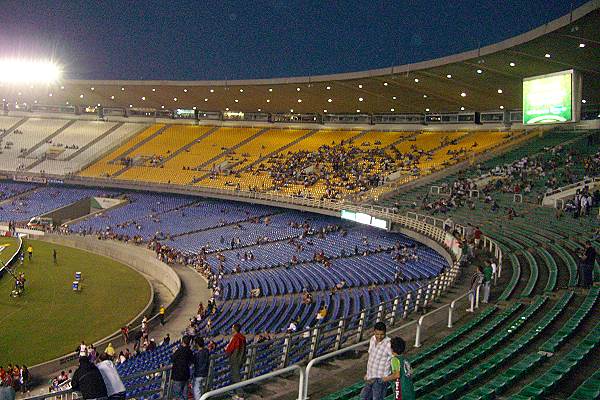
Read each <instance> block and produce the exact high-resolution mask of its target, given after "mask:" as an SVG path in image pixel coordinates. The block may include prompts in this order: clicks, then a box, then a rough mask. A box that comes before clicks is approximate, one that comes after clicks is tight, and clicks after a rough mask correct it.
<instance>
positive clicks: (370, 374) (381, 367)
mask: <svg viewBox="0 0 600 400" xmlns="http://www.w3.org/2000/svg"><path fill="white" fill-rule="evenodd" d="M391 359H392V347H391V345H390V338H389V337H387V336H386V326H385V324H384V323H383V322H377V323H376V324H375V326H374V327H373V336H372V337H371V341H370V342H369V360H368V361H367V373H366V374H365V378H364V379H365V386H364V387H363V390H362V391H361V393H360V398H361V400H383V399H384V397H385V394H386V388H387V384H386V383H384V382H383V378H384V377H386V376H388V375H389V374H390V366H391Z"/></svg>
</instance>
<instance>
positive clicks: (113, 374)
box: [96, 353, 125, 399]
mask: <svg viewBox="0 0 600 400" xmlns="http://www.w3.org/2000/svg"><path fill="white" fill-rule="evenodd" d="M96 366H97V367H98V370H99V371H100V374H102V380H103V381H104V385H105V386H106V394H108V398H109V399H125V385H123V381H121V377H120V376H119V373H118V372H117V368H115V364H113V362H112V360H111V357H110V356H109V355H108V354H106V353H102V355H101V356H100V362H99V363H98V365H96Z"/></svg>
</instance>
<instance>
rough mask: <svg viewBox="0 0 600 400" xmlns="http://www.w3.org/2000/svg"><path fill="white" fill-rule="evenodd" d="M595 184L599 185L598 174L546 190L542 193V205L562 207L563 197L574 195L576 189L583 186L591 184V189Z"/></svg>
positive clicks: (599, 177) (591, 189)
mask: <svg viewBox="0 0 600 400" xmlns="http://www.w3.org/2000/svg"><path fill="white" fill-rule="evenodd" d="M597 185H600V176H596V177H593V178H588V179H584V180H582V181H579V182H576V183H572V184H570V185H566V186H562V187H559V188H558V189H554V190H551V191H548V192H546V193H545V194H544V198H543V200H542V205H543V206H549V207H554V208H563V207H564V199H565V198H566V197H571V196H574V195H575V194H576V193H577V190H578V189H583V188H584V187H585V186H591V187H590V191H593V189H594V187H595V186H597ZM559 204H560V207H559Z"/></svg>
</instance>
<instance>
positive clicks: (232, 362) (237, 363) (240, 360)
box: [225, 324, 246, 400]
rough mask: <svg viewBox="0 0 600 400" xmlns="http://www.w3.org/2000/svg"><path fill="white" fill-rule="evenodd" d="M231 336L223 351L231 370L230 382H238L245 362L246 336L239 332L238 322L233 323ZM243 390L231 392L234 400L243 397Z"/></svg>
mask: <svg viewBox="0 0 600 400" xmlns="http://www.w3.org/2000/svg"><path fill="white" fill-rule="evenodd" d="M231 330H232V333H233V336H232V337H231V339H230V340H229V344H227V347H225V353H226V354H227V356H228V358H229V368H230V372H231V383H238V382H240V381H241V380H242V377H241V375H240V372H241V369H242V367H243V366H244V364H245V363H246V338H245V337H244V335H242V334H241V332H240V330H241V326H240V324H233V326H232V327H231ZM243 394H244V392H243V390H242V389H241V388H240V389H237V390H236V391H235V393H233V396H232V398H233V399H234V400H240V399H243V398H244V397H243Z"/></svg>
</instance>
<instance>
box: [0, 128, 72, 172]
mask: <svg viewBox="0 0 600 400" xmlns="http://www.w3.org/2000/svg"><path fill="white" fill-rule="evenodd" d="M69 123H72V121H69V120H64V119H46V118H28V119H27V120H26V121H25V122H24V123H23V124H21V125H20V126H19V128H18V129H16V130H14V131H12V132H10V133H9V134H8V135H6V136H4V137H3V138H2V140H1V142H0V143H1V147H2V153H1V154H0V169H2V170H5V171H15V170H19V169H25V168H26V167H27V166H29V165H30V164H31V163H32V162H33V160H26V159H24V158H22V157H21V156H22V155H23V154H26V153H27V152H28V151H30V149H31V148H33V147H35V146H36V145H38V144H44V143H45V142H46V140H47V138H48V137H49V136H50V135H52V134H53V133H55V132H56V131H58V130H59V129H61V128H63V127H65V126H66V125H67V124H69Z"/></svg>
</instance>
